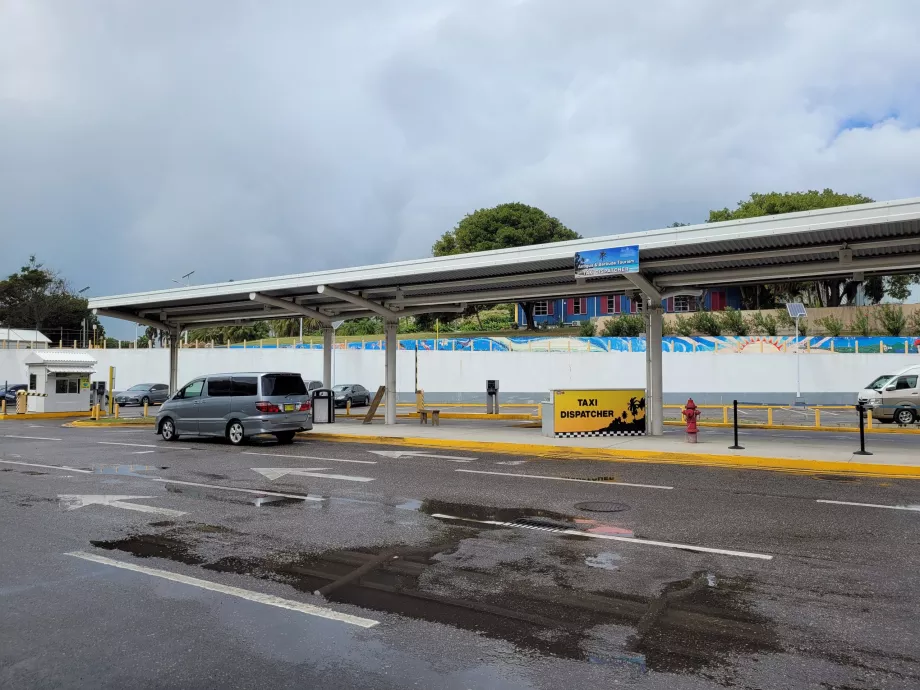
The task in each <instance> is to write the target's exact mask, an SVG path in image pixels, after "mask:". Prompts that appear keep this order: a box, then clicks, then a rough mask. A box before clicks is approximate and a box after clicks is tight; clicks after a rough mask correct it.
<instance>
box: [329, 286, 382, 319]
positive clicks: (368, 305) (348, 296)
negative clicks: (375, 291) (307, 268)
mask: <svg viewBox="0 0 920 690" xmlns="http://www.w3.org/2000/svg"><path fill="white" fill-rule="evenodd" d="M316 291H317V292H318V293H319V294H321V295H327V296H329V297H335V298H337V299H340V300H343V301H345V302H351V303H352V304H357V305H358V306H359V307H364V308H365V309H367V310H368V311H373V312H376V313H378V314H380V315H381V316H382V317H384V318H385V319H395V318H398V314H396V312H394V311H391V310H390V309H387V308H386V307H385V306H383V305H382V304H378V303H377V302H372V301H371V300H369V299H365V298H364V297H361V295H356V294H354V293H351V292H346V291H345V290H338V289H336V288H334V287H330V286H328V285H319V286H317V288H316Z"/></svg>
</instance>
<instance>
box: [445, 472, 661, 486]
mask: <svg viewBox="0 0 920 690" xmlns="http://www.w3.org/2000/svg"><path fill="white" fill-rule="evenodd" d="M454 472H466V473H467V474H494V475H496V476H498V477H520V478H523V479H554V480H555V481H557V482H586V483H588V484H606V485H608V486H634V487H638V488H640V489H673V488H674V487H673V486H658V485H657V484H629V483H628V482H611V481H598V480H595V479H575V478H573V477H547V476H544V475H542V474H517V473H513V472H486V471H484V470H454Z"/></svg>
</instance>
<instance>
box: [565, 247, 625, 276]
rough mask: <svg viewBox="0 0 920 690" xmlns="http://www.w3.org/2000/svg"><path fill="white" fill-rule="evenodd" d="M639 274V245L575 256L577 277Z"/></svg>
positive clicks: (581, 253) (579, 253)
mask: <svg viewBox="0 0 920 690" xmlns="http://www.w3.org/2000/svg"><path fill="white" fill-rule="evenodd" d="M638 272H639V245H637V244H633V245H630V246H628V247H614V248H612V249H594V250H592V251H590V252H578V253H577V254H575V275H576V276H604V275H610V274H613V273H638Z"/></svg>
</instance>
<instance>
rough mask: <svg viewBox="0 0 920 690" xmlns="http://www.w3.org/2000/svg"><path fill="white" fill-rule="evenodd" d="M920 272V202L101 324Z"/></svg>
mask: <svg viewBox="0 0 920 690" xmlns="http://www.w3.org/2000/svg"><path fill="white" fill-rule="evenodd" d="M627 245H639V260H640V271H641V275H640V276H638V277H636V275H635V274H632V275H631V276H630V275H624V276H615V277H601V278H590V279H576V278H575V271H574V255H575V253H576V252H582V251H590V250H594V249H608V248H613V247H620V246H627ZM915 271H920V198H914V199H905V200H899V201H888V202H879V203H872V204H861V205H857V206H844V207H838V208H832V209H824V210H818V211H808V212H804V213H789V214H784V215H781V216H763V217H759V218H752V219H744V220H735V221H728V222H724V223H706V224H701V225H691V226H685V227H680V228H668V229H664V230H650V231H646V232H631V233H623V234H619V235H610V236H606V237H594V238H589V239H582V240H574V241H570V242H557V243H553V244H543V245H534V246H529V247H520V248H513V249H500V250H495V251H487V252H478V253H475V254H460V255H455V256H446V257H436V258H426V259H418V260H413V261H400V262H395V263H389V264H379V265H375V266H360V267H354V268H345V269H339V270H333V271H318V272H315V273H302V274H297V275H288V276H279V277H275V278H261V279H254V280H240V281H235V282H228V283H216V284H212V285H196V286H191V287H180V288H173V289H168V290H156V291H152V292H143V293H136V294H131V295H119V296H114V297H98V298H94V299H91V300H90V301H89V306H90V308H92V309H95V310H98V311H97V313H98V314H99V315H101V316H111V317H116V318H123V319H127V320H129V321H136V322H138V323H147V324H148V325H156V326H158V327H170V328H173V327H177V326H178V327H182V328H189V327H199V326H207V325H227V324H229V323H243V322H246V321H253V320H260V319H271V318H290V317H291V316H312V317H314V318H318V319H319V320H321V321H324V322H328V321H329V320H331V319H341V318H357V317H360V316H370V315H383V316H389V317H392V316H395V315H409V314H418V313H424V312H430V311H447V310H450V309H460V308H462V306H463V305H465V304H472V303H476V304H487V303H498V302H509V301H520V300H528V299H552V298H556V297H566V296H571V295H578V294H598V293H609V294H614V293H618V292H628V291H634V290H637V289H639V288H642V291H643V292H644V293H645V294H647V295H650V296H652V297H655V296H657V295H660V294H662V293H671V294H673V293H675V292H680V291H683V290H691V289H694V288H696V289H699V288H706V287H709V286H712V285H742V284H752V283H769V282H781V281H785V280H796V281H805V280H814V279H818V278H827V277H833V276H840V277H844V276H850V275H853V274H857V273H862V274H863V275H865V276H870V275H873V274H891V273H899V272H915Z"/></svg>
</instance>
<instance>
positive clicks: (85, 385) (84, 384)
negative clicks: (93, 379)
mask: <svg viewBox="0 0 920 690" xmlns="http://www.w3.org/2000/svg"><path fill="white" fill-rule="evenodd" d="M80 390H81V391H88V390H89V379H80Z"/></svg>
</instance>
